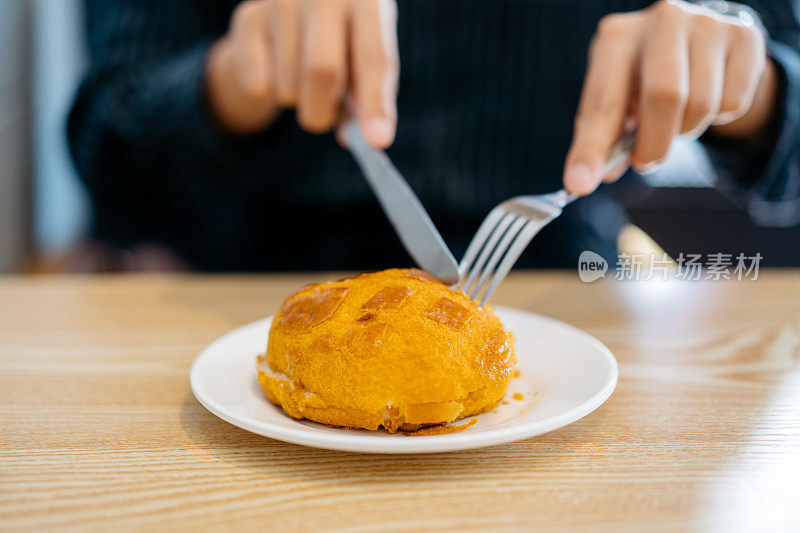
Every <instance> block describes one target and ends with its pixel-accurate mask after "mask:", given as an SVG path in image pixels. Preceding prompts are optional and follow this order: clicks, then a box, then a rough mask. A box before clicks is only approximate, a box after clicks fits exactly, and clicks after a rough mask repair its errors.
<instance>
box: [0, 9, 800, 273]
mask: <svg viewBox="0 0 800 533" xmlns="http://www.w3.org/2000/svg"><path fill="white" fill-rule="evenodd" d="M0 50H2V56H1V57H0V190H2V194H0V272H20V271H24V272H42V271H58V270H62V269H64V268H65V267H64V266H63V265H64V264H65V262H64V260H63V259H64V258H65V257H67V256H69V255H70V254H73V253H75V250H79V249H80V247H81V246H86V245H87V244H89V243H87V242H86V235H87V231H88V229H89V224H90V220H91V212H90V209H91V207H90V204H89V202H88V200H87V196H86V192H85V190H84V188H83V186H82V185H81V183H80V181H79V180H78V178H77V176H76V172H75V168H74V166H73V163H72V161H71V158H70V155H69V152H68V149H67V142H66V129H65V128H66V127H65V121H66V116H67V113H68V110H69V106H70V104H71V101H72V98H73V95H74V92H75V89H76V87H77V84H78V83H79V80H80V78H81V74H82V73H83V70H84V67H85V64H86V62H85V56H86V50H85V38H84V32H83V6H82V3H81V2H80V1H79V0H2V2H0ZM706 165H707V163H706V162H705V160H704V154H703V153H702V152H701V151H700V150H699V149H697V148H696V147H695V146H693V145H690V144H682V145H679V146H677V147H676V148H675V149H674V150H673V154H672V156H671V157H670V160H669V163H668V164H667V165H665V167H664V168H663V169H662V170H661V171H659V172H658V173H656V174H654V175H650V176H646V177H645V180H644V181H645V184H646V186H644V187H642V186H637V187H634V188H633V189H632V190H623V191H622V192H621V193H620V198H621V201H622V202H623V204H624V205H625V207H626V209H627V210H628V212H629V214H630V218H631V221H632V222H633V224H634V225H635V226H632V227H631V228H630V229H629V231H626V232H623V235H622V238H623V239H624V240H625V242H622V243H621V247H622V249H623V250H633V251H636V250H637V249H640V248H642V247H644V248H647V247H648V246H650V245H652V244H653V243H655V244H656V245H657V246H659V247H660V248H663V249H664V250H665V251H666V252H667V253H669V254H671V255H673V256H676V255H677V254H678V252H681V251H683V252H689V253H704V254H707V253H714V252H727V253H733V254H737V253H739V252H747V253H752V252H756V251H758V252H760V253H761V255H762V256H763V258H764V259H763V262H762V266H798V265H800V246H798V244H800V228H797V227H794V228H767V227H759V226H757V225H756V224H754V223H753V222H752V221H750V220H749V218H748V216H747V214H746V213H745V212H744V211H742V210H741V209H740V208H739V207H738V206H736V205H735V204H734V203H733V202H731V201H730V200H728V199H727V198H726V197H725V196H723V195H722V194H721V193H720V192H718V191H717V190H716V189H714V188H713V184H712V183H710V182H709V176H711V175H712V173H711V172H709V171H708V168H707V167H706ZM699 229H702V231H699ZM640 230H641V231H640ZM72 269H74V268H72Z"/></svg>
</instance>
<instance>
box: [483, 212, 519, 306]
mask: <svg viewBox="0 0 800 533" xmlns="http://www.w3.org/2000/svg"><path fill="white" fill-rule="evenodd" d="M526 222H527V220H526V219H524V218H517V219H516V220H515V221H514V223H513V224H512V225H511V227H510V228H509V229H508V231H506V233H505V235H503V240H502V241H500V244H498V245H497V248H495V250H494V253H493V254H492V257H491V259H489V262H488V263H486V266H485V267H483V272H481V276H480V277H479V278H478V282H477V283H475V288H474V289H473V290H472V292H471V293H470V295H469V297H470V299H473V298H475V297H476V296H478V294H479V293H480V291H481V289H482V288H483V286H484V284H485V283H486V280H487V279H488V278H489V276H490V275H491V273H492V271H493V270H494V267H496V266H497V263H498V262H499V261H500V259H501V258H502V257H503V255H504V254H505V253H506V251H508V247H509V246H510V245H511V243H512V241H513V240H514V238H515V237H516V236H517V234H518V233H519V232H520V230H521V229H522V227H523V226H524V225H525V223H526Z"/></svg>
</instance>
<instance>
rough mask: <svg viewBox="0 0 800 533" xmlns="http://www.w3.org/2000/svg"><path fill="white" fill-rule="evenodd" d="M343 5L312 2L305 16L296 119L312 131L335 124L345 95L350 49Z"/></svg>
mask: <svg viewBox="0 0 800 533" xmlns="http://www.w3.org/2000/svg"><path fill="white" fill-rule="evenodd" d="M345 31H346V21H345V10H344V3H343V2H342V1H341V0H313V1H311V2H308V4H307V8H306V9H305V11H304V13H303V30H302V32H303V36H302V48H301V58H302V59H301V65H302V67H301V73H300V80H299V93H298V94H299V97H298V101H297V120H298V122H299V123H300V125H301V126H303V127H304V128H305V129H307V130H309V131H313V132H322V131H327V130H329V129H330V128H331V127H332V126H333V125H334V123H335V121H336V119H337V117H338V113H339V106H340V104H341V101H342V97H343V94H344V87H345V80H346V68H347V57H346V53H347V47H346V33H345Z"/></svg>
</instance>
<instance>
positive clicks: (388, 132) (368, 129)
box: [363, 117, 394, 148]
mask: <svg viewBox="0 0 800 533" xmlns="http://www.w3.org/2000/svg"><path fill="white" fill-rule="evenodd" d="M363 128H364V138H365V139H366V140H367V142H368V143H370V144H371V145H373V146H377V147H379V148H386V147H387V146H389V145H390V144H392V141H393V140H394V125H393V124H392V122H391V121H390V120H389V119H387V118H382V117H374V118H368V119H367V120H365V121H364V126H363Z"/></svg>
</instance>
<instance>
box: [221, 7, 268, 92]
mask: <svg viewBox="0 0 800 533" xmlns="http://www.w3.org/2000/svg"><path fill="white" fill-rule="evenodd" d="M263 6H264V4H263V3H260V2H245V3H243V4H241V5H240V7H239V8H238V9H237V10H236V12H235V13H234V15H233V18H232V20H231V31H230V34H229V35H230V43H231V58H232V61H233V73H234V76H235V78H236V80H237V82H238V83H239V86H240V89H241V91H242V94H243V95H244V96H245V97H246V98H248V99H250V100H254V101H257V100H270V99H271V94H270V93H271V89H272V75H271V72H270V70H271V69H270V58H269V52H268V48H267V38H266V33H265V29H264V21H263V17H264V7H263Z"/></svg>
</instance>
